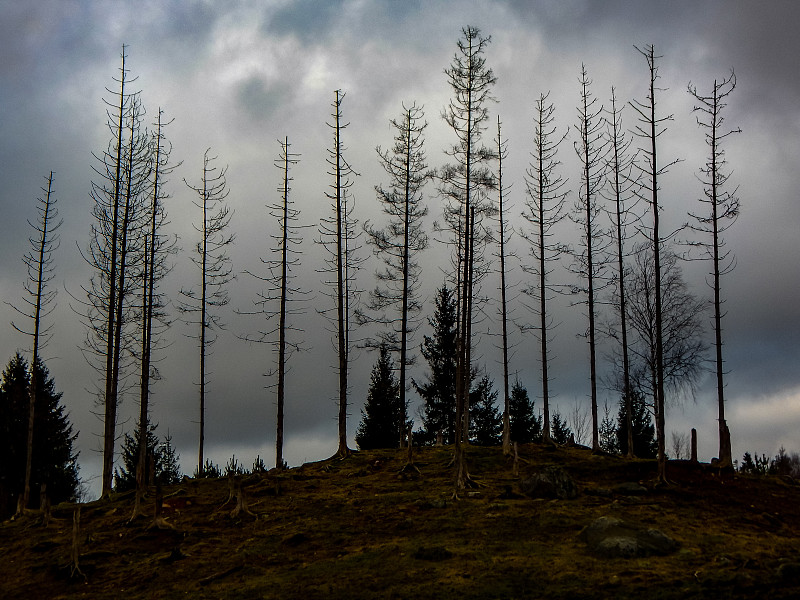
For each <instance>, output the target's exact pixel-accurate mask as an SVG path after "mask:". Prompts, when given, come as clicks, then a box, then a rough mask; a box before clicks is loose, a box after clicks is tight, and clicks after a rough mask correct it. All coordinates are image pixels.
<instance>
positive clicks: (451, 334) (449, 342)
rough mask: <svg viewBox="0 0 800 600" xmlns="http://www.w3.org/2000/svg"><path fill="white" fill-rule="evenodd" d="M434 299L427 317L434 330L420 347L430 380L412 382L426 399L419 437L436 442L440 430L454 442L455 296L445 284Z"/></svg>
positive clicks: (448, 439)
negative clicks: (432, 312) (430, 312)
mask: <svg viewBox="0 0 800 600" xmlns="http://www.w3.org/2000/svg"><path fill="white" fill-rule="evenodd" d="M434 302H435V306H436V309H435V312H434V314H433V316H432V317H431V318H429V319H428V323H429V324H430V326H431V327H432V328H433V334H432V335H430V336H427V335H426V336H424V338H423V342H422V348H421V352H422V356H423V358H425V360H426V361H427V362H428V367H429V372H428V374H427V375H426V379H427V381H425V382H424V383H422V384H419V383H417V382H416V381H412V384H413V386H414V389H416V390H417V393H418V394H419V395H420V397H421V398H422V401H423V402H424V406H423V409H422V429H423V431H422V432H421V437H420V439H421V440H422V441H423V442H424V443H433V442H434V440H436V435H437V434H438V433H441V434H442V437H443V439H444V443H445V444H452V443H453V442H454V441H455V416H456V355H457V351H456V337H457V307H456V299H455V297H454V295H453V291H452V290H451V289H449V288H448V287H447V286H446V285H445V286H442V287H441V288H440V289H439V290H437V292H436V298H435V301H434Z"/></svg>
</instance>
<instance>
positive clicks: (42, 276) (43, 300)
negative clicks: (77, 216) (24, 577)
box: [11, 171, 63, 512]
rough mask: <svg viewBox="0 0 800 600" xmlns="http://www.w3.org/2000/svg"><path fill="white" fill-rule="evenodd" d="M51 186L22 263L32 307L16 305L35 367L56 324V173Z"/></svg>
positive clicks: (26, 491) (25, 499) (31, 416)
mask: <svg viewBox="0 0 800 600" xmlns="http://www.w3.org/2000/svg"><path fill="white" fill-rule="evenodd" d="M45 179H46V181H47V187H46V188H42V192H43V193H44V196H43V197H39V198H37V201H38V203H39V204H38V205H37V207H36V209H37V212H38V215H39V218H38V219H37V220H36V222H35V223H31V222H30V221H28V224H29V225H30V226H31V227H32V228H33V231H34V233H33V237H30V238H29V241H30V244H31V249H30V251H29V252H28V253H27V254H25V256H23V258H22V260H23V262H24V263H25V266H26V267H27V269H28V278H27V280H26V281H25V284H24V287H25V292H26V295H25V296H23V300H24V302H25V303H26V304H27V305H28V308H25V309H19V308H17V307H15V306H13V305H12V307H13V308H14V310H16V311H17V312H18V313H19V314H21V315H22V316H23V317H25V318H26V319H30V320H31V321H32V328H30V329H29V328H27V327H25V326H19V325H17V324H16V323H14V322H13V321H12V322H11V326H12V327H13V328H14V329H16V330H17V331H19V332H20V333H24V334H25V335H28V336H30V337H31V339H32V341H33V351H32V353H31V366H32V367H33V366H34V365H37V364H39V360H40V359H39V351H40V350H41V349H42V348H44V347H45V346H46V345H47V342H48V341H49V339H50V335H51V329H52V325H45V326H43V325H42V320H43V319H45V318H47V317H48V316H49V315H50V314H51V313H52V311H53V310H54V308H55V306H54V305H53V306H51V305H52V304H53V302H54V301H55V297H56V293H57V290H53V289H48V284H49V283H50V282H51V281H52V280H53V278H54V277H55V273H54V267H53V252H55V251H56V250H57V249H58V246H59V238H58V234H57V233H56V231H57V230H58V228H59V227H60V226H61V224H62V222H63V221H62V220H60V219H59V218H58V209H57V208H56V202H57V200H56V197H55V190H54V189H53V172H52V171H50V175H49V177H46V178H45ZM37 379H38V378H37V377H33V376H32V377H31V378H30V382H31V385H30V393H31V397H30V400H29V402H28V404H29V406H30V411H29V413H28V441H27V445H26V450H25V452H26V456H27V458H26V460H25V485H24V487H23V490H22V495H21V496H20V501H19V507H18V512H22V510H23V509H25V508H26V507H27V506H28V504H29V502H30V494H31V469H32V465H33V444H34V440H33V434H34V430H35V420H36V405H37V401H36V383H37Z"/></svg>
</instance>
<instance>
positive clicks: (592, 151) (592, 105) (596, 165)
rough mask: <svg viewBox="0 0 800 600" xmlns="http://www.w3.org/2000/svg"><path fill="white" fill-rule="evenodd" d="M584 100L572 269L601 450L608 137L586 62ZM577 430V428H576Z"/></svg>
mask: <svg viewBox="0 0 800 600" xmlns="http://www.w3.org/2000/svg"><path fill="white" fill-rule="evenodd" d="M578 81H579V84H580V87H581V91H580V103H579V105H578V124H577V125H575V130H576V132H577V134H578V141H577V142H575V152H576V154H577V155H578V159H579V161H580V163H581V185H580V187H579V188H578V198H577V200H576V202H575V205H574V207H573V212H572V213H571V214H570V218H571V219H572V220H573V221H574V222H575V223H576V224H577V225H578V226H579V227H580V230H581V238H580V247H581V250H580V251H576V252H575V253H574V262H573V263H572V266H571V267H570V270H571V271H572V272H573V273H575V274H577V275H578V276H579V277H580V278H581V280H582V281H583V283H581V284H577V285H574V286H573V288H572V293H573V294H581V295H583V296H584V297H585V300H582V301H579V302H578V303H579V304H585V305H586V308H587V313H588V320H589V325H588V327H587V329H586V333H585V337H586V338H587V339H588V342H589V383H590V390H591V394H590V397H591V406H592V417H591V422H592V423H591V424H592V451H593V452H598V451H599V450H600V434H599V427H598V425H599V417H598V410H597V308H596V306H597V303H598V297H599V294H600V293H601V291H602V289H603V288H604V287H606V286H607V285H608V280H607V279H604V271H605V267H606V258H605V256H604V253H605V251H606V249H607V247H608V245H609V241H608V235H607V232H606V231H605V230H604V229H603V228H602V227H601V225H600V223H599V216H600V214H601V208H600V206H599V205H598V203H597V196H598V194H599V193H600V190H601V189H602V187H603V185H604V184H605V153H606V150H607V143H606V138H605V136H604V135H603V121H602V119H601V118H600V115H601V114H602V112H603V107H602V106H599V107H598V106H597V98H595V97H594V96H593V95H592V93H591V90H590V89H589V88H590V86H591V83H592V82H591V79H590V78H589V74H588V72H587V71H586V65H583V64H582V65H581V76H580V78H579V80H578ZM576 434H577V432H576Z"/></svg>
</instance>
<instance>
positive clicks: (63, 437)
mask: <svg viewBox="0 0 800 600" xmlns="http://www.w3.org/2000/svg"><path fill="white" fill-rule="evenodd" d="M33 373H34V376H35V377H36V390H37V391H36V407H35V409H36V415H38V416H37V419H36V423H35V429H34V447H33V457H32V464H31V480H30V483H31V489H32V490H35V491H38V490H40V489H41V486H42V485H43V484H45V485H46V486H47V488H46V489H47V496H48V498H50V501H51V502H52V503H54V504H55V503H58V502H63V501H68V500H74V499H75V498H76V496H77V494H78V487H79V483H80V482H79V480H78V463H77V458H78V455H77V453H75V452H73V449H72V446H73V443H74V442H75V439H76V438H77V433H73V432H72V425H70V423H69V418H68V416H67V414H66V413H65V410H64V406H63V405H62V404H61V396H62V394H61V393H60V392H57V391H56V389H55V382H54V381H53V378H52V377H50V372H49V371H48V370H47V367H46V366H45V365H44V363H42V362H41V361H37V364H36V365H35V368H34V369H33ZM30 383H31V382H30V372H29V370H28V363H27V361H26V360H25V358H24V357H23V356H22V355H21V354H19V353H17V354H16V355H15V356H14V357H13V358H12V359H11V360H10V361H9V363H8V365H7V366H6V369H5V370H4V371H3V377H2V384H0V428H2V429H0V433H1V434H2V435H0V456H2V457H3V460H2V461H0V518H4V517H6V516H9V515H10V514H12V513H13V510H14V507H15V506H16V503H17V499H18V497H19V495H20V494H21V493H22V490H23V487H24V485H25V461H26V445H27V439H28V430H27V423H28V418H27V417H28V414H29V412H30V407H29V398H30ZM38 499H39V494H38V493H36V494H32V495H31V501H32V502H31V503H32V505H33V507H34V508H36V505H37V502H38ZM9 511H10V512H9Z"/></svg>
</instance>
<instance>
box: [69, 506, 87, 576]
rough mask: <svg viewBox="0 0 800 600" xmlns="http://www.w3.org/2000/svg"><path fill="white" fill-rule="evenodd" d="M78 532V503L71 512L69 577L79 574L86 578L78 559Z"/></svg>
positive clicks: (79, 513) (79, 547)
mask: <svg viewBox="0 0 800 600" xmlns="http://www.w3.org/2000/svg"><path fill="white" fill-rule="evenodd" d="M80 533H81V505H80V504H78V505H76V506H75V510H74V511H73V513H72V550H71V552H70V577H75V575H80V576H81V577H83V578H84V579H86V575H84V574H83V572H82V571H81V568H80V565H79V559H80V555H81V542H80Z"/></svg>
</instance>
